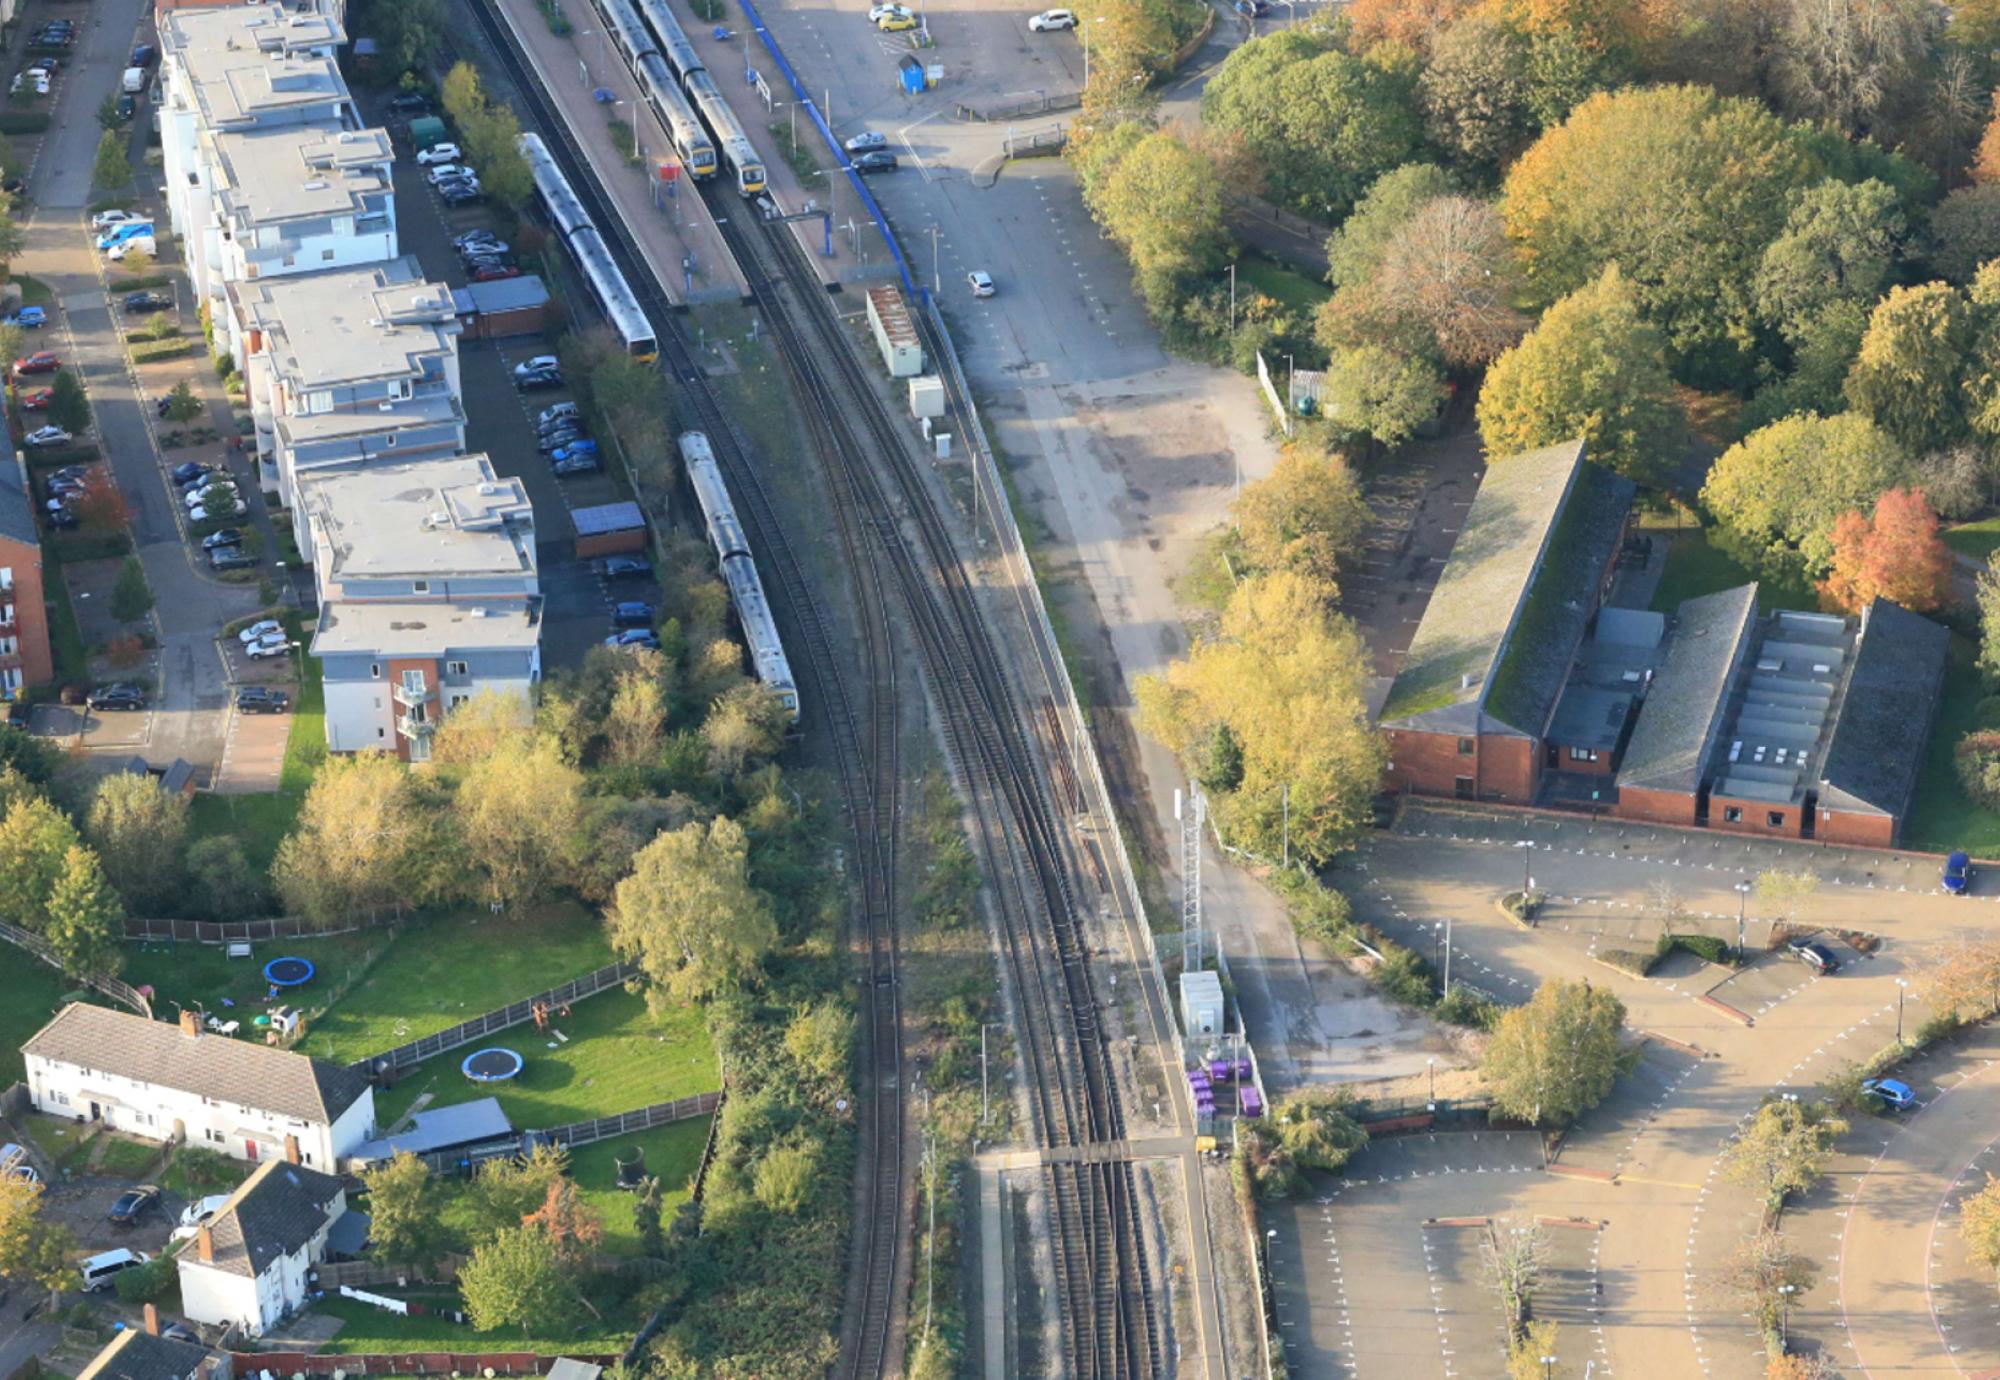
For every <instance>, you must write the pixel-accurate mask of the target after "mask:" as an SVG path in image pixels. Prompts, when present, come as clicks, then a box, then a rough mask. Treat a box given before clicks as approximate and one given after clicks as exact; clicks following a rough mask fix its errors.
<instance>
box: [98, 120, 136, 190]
mask: <svg viewBox="0 0 2000 1380" xmlns="http://www.w3.org/2000/svg"><path fill="white" fill-rule="evenodd" d="M131 182H132V160H131V159H130V158H129V157H128V156H127V155H126V152H125V136H124V135H123V134H121V133H119V132H118V131H117V130H115V129H107V130H105V131H104V133H103V135H102V136H101V137H100V138H99V139H98V141H97V157H96V159H95V160H94V161H93V162H92V163H91V165H90V185H91V186H92V187H95V188H96V189H97V190H98V191H100V192H116V191H120V190H122V189H123V188H125V187H127V186H129V185H131Z"/></svg>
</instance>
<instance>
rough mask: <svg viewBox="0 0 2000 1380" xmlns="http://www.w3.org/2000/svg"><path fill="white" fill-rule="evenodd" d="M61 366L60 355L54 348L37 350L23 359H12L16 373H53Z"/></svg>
mask: <svg viewBox="0 0 2000 1380" xmlns="http://www.w3.org/2000/svg"><path fill="white" fill-rule="evenodd" d="M60 368H62V356H61V355H58V354H57V353H56V352H55V351H54V350H37V351H35V353H33V354H31V355H29V356H27V357H26V358H24V359H17V360H15V361H14V372H15V373H16V374H53V373H54V372H55V371H56V370H58V369H60Z"/></svg>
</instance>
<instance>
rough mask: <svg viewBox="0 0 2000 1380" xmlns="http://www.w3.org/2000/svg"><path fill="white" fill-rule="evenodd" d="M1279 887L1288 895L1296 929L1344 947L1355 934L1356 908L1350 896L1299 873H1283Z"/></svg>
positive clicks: (1286, 897)
mask: <svg viewBox="0 0 2000 1380" xmlns="http://www.w3.org/2000/svg"><path fill="white" fill-rule="evenodd" d="M1278 890H1279V892H1280V893H1281V894H1282V895H1283V896H1284V898H1285V906H1286V909H1287V910H1288V911H1289V912H1290V914H1291V919H1292V928H1293V929H1294V930H1296V931H1298V933H1300V934H1302V935H1304V936H1306V937H1307V938H1309V939H1317V940H1319V941H1321V942H1322V943H1325V944H1332V945H1335V946H1336V947H1343V949H1344V946H1345V945H1346V942H1347V941H1348V940H1349V939H1350V938H1352V937H1353V933H1354V921H1353V916H1354V908H1353V907H1352V906H1351V905H1349V904H1348V900H1347V897H1346V896H1344V895H1342V894H1341V893H1340V892H1338V891H1335V890H1333V888H1331V887H1327V886H1322V885H1320V883H1319V882H1318V881H1317V880H1316V879H1314V878H1312V877H1305V876H1301V875H1300V874H1298V873H1296V872H1286V873H1281V874H1280V876H1279V879H1278Z"/></svg>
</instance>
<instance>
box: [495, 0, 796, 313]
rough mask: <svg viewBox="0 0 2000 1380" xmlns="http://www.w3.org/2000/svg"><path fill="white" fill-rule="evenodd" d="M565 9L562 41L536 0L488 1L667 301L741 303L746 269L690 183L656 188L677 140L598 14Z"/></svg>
mask: <svg viewBox="0 0 2000 1380" xmlns="http://www.w3.org/2000/svg"><path fill="white" fill-rule="evenodd" d="M564 8H565V10H566V11H568V17H569V19H570V21H571V23H572V24H573V25H574V26H575V27H574V29H573V30H572V32H571V33H570V35H569V37H567V38H558V37H557V36H556V35H555V34H553V33H551V32H550V31H549V25H548V21H547V20H545V19H544V18H543V17H542V14H541V11H539V10H538V9H537V8H536V7H535V0H494V9H495V11H496V12H497V13H498V14H499V15H500V16H501V18H502V19H503V20H504V21H505V22H506V24H507V26H508V27H509V28H510V29H512V30H513V33H514V38H515V41H516V42H517V43H518V44H519V46H520V48H521V50H522V51H523V52H524V53H525V54H526V55H527V58H528V64H529V66H530V67H531V68H532V69H533V71H534V73H535V76H536V78H537V79H538V80H539V81H540V82H541V84H542V88H543V90H544V91H546V92H547V93H548V96H549V102H550V104H551V105H553V106H555V108H556V109H557V110H558V111H559V112H560V113H561V116H562V119H563V122H564V124H565V125H567V126H568V133H569V135H570V137H571V139H573V140H574V141H575V143H576V146H577V147H578V148H580V149H582V150H583V152H584V156H585V157H587V158H588V159H589V160H590V166H591V170H592V171H593V172H594V173H595V174H596V175H597V180H598V183H599V184H600V185H601V186H602V187H603V188H604V192H605V195H606V196H607V197H608V198H609V199H610V201H611V204H612V205H613V206H614V207H615V208H616V210H617V212H618V215H619V217H620V218H621V219H622V220H623V222H624V225H625V228H626V230H627V231H629V232H630V234H631V236H632V239H633V241H634V243H636V244H637V245H638V246H639V249H640V251H641V253H642V254H643V256H644V258H645V260H646V263H647V265H648V266H649V267H650V268H651V269H652V271H653V276H654V278H655V279H656V280H657V282H658V283H659V286H660V290H661V291H662V292H663V293H665V294H666V298H667V300H668V301H669V302H671V303H673V305H674V306H676V307H686V306H689V305H691V304H693V303H697V302H740V301H744V300H745V299H747V298H748V296H749V287H748V285H747V284H746V283H745V282H744V280H743V273H742V270H741V269H740V268H738V267H737V264H736V259H735V256H734V255H732V254H731V253H730V252H729V250H728V249H727V248H726V247H725V246H724V244H723V242H722V235H721V232H720V231H718V230H717V229H716V227H715V222H714V221H713V220H712V219H710V217H709V213H708V207H707V205H706V203H704V202H703V201H702V199H701V196H700V194H699V193H698V192H696V190H695V189H694V186H693V185H692V184H691V183H687V182H683V183H682V184H681V185H680V186H678V187H677V188H675V189H674V192H673V194H672V195H669V194H668V192H667V190H666V188H664V187H658V186H656V185H655V179H654V178H653V177H652V175H651V169H652V168H653V167H654V166H655V164H656V163H657V162H658V161H659V160H660V159H661V158H667V159H672V158H673V156H674V154H673V144H672V142H671V141H670V140H669V139H668V138H667V134H666V131H665V130H664V129H662V128H661V127H660V121H659V118H658V117H657V116H656V115H654V114H653V110H652V107H651V106H649V105H647V104H646V103H645V102H644V101H643V100H641V99H639V89H638V83H637V82H635V81H634V80H633V79H632V74H631V72H630V71H628V70H627V69H626V67H625V64H624V62H623V60H622V59H620V57H619V56H618V50H617V48H616V47H615V46H614V45H613V44H612V42H611V39H610V37H609V36H608V35H606V34H605V33H604V31H603V25H602V24H600V23H599V22H598V18H597V12H596V11H595V10H594V9H592V8H591V6H590V4H589V0H568V3H567V4H566V5H565V7H564ZM599 90H608V91H609V92H610V93H611V94H612V97H613V100H612V101H611V102H608V103H600V102H599V101H597V100H596V99H595V98H594V95H593V93H595V92H597V91H599ZM614 120H619V121H623V122H624V123H625V125H627V126H628V127H629V128H630V129H631V130H632V131H633V134H632V136H631V137H633V138H634V139H635V140H636V142H637V145H638V151H639V153H640V155H641V160H640V162H638V163H636V164H635V163H634V162H633V161H632V159H631V156H630V155H631V149H630V147H629V146H625V147H621V144H622V140H621V138H620V135H619V132H618V131H614V130H613V129H612V128H611V122H612V121H614ZM760 128H761V127H760Z"/></svg>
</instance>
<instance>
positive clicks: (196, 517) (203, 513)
mask: <svg viewBox="0 0 2000 1380" xmlns="http://www.w3.org/2000/svg"><path fill="white" fill-rule="evenodd" d="M209 516H210V514H209V511H208V509H206V508H204V507H202V506H201V505H200V504H199V503H197V504H196V505H195V506H194V507H192V508H190V509H188V521H189V522H207V521H208V519H209ZM214 516H216V517H221V516H222V513H221V512H220V511H217V512H216V513H215V514H214ZM229 516H231V517H234V516H236V515H235V514H234V513H231V514H229Z"/></svg>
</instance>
